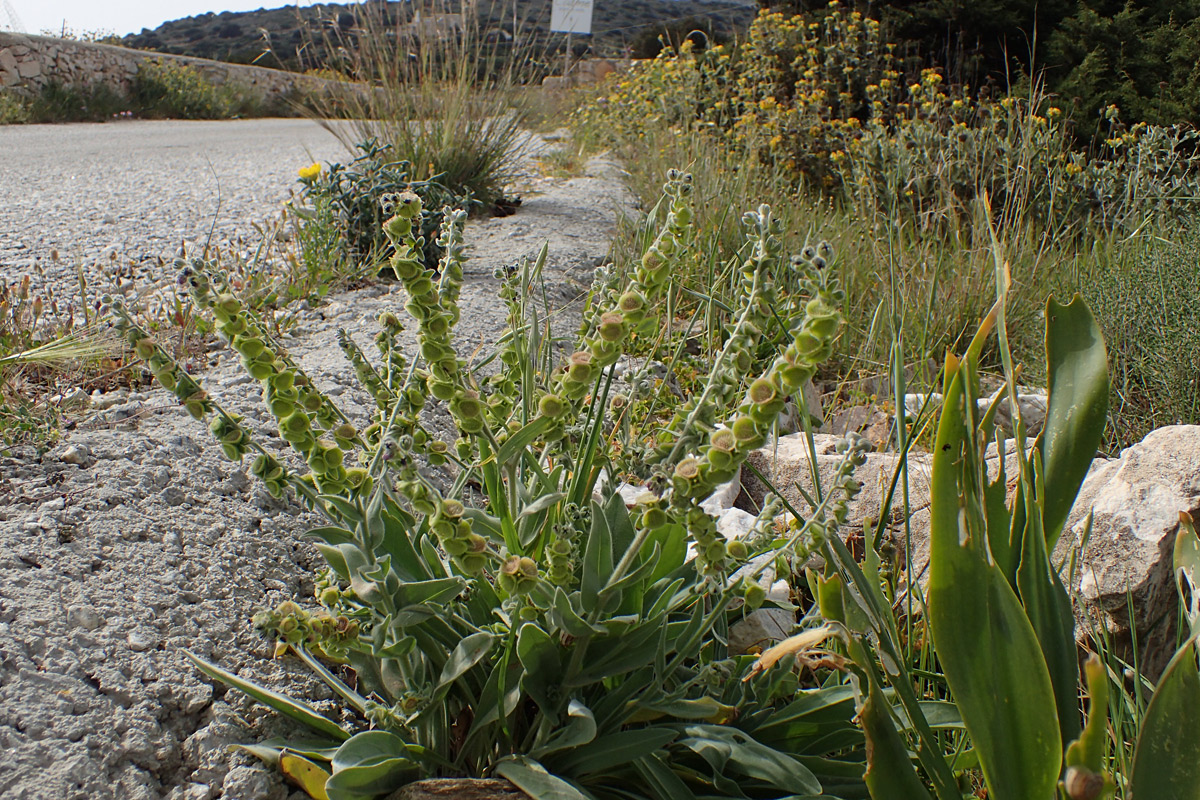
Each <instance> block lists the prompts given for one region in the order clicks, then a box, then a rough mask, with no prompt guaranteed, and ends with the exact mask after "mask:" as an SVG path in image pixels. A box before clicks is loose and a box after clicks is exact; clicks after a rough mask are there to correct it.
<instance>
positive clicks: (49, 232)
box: [0, 119, 345, 298]
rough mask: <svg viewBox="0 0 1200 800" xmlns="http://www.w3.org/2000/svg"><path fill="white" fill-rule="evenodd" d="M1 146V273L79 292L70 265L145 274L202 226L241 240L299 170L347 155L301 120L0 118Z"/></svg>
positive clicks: (203, 232)
mask: <svg viewBox="0 0 1200 800" xmlns="http://www.w3.org/2000/svg"><path fill="white" fill-rule="evenodd" d="M0 153H4V154H5V157H4V158H3V159H2V160H0V191H2V193H3V197H4V200H5V202H4V203H3V204H0V274H2V275H3V276H4V278H5V279H6V280H10V281H11V280H13V279H14V278H16V277H17V276H18V275H21V274H25V273H27V272H31V273H33V278H34V280H33V288H34V289H37V290H44V289H46V288H53V290H54V291H55V293H56V294H57V295H58V297H60V298H73V297H75V296H77V294H78V285H79V284H78V278H77V273H76V266H77V265H81V266H82V267H83V268H84V275H85V277H86V279H87V281H88V285H89V286H92V287H97V288H101V289H102V290H107V289H108V287H109V286H110V284H111V283H112V281H113V280H114V279H115V278H116V277H123V278H124V279H129V278H133V277H136V278H140V279H142V280H146V279H149V278H152V277H155V276H156V275H158V274H160V273H161V264H160V261H159V260H160V259H165V260H166V262H167V263H168V264H169V263H170V262H171V259H172V258H173V257H174V255H175V252H176V251H177V250H178V249H179V247H180V245H181V244H182V243H183V242H190V243H193V244H195V243H199V244H201V245H203V244H204V243H206V242H209V241H210V239H209V237H210V234H211V237H212V238H211V241H212V243H214V244H221V245H223V246H229V245H232V246H234V247H235V248H237V249H239V250H245V249H251V248H252V247H253V244H255V243H256V242H257V238H258V237H257V236H256V232H255V231H254V228H253V224H254V223H258V222H262V221H264V220H265V219H266V218H268V217H270V216H272V215H275V214H277V212H278V210H279V208H280V203H281V202H282V201H283V200H285V199H286V198H287V197H288V194H289V192H290V191H291V190H292V189H293V188H294V187H296V185H297V184H296V170H297V169H299V168H300V167H303V166H307V165H308V164H310V163H311V162H312V161H316V160H339V159H340V160H345V148H343V147H342V145H341V144H340V143H339V142H338V141H337V140H336V139H335V138H334V137H333V136H332V135H330V134H329V133H328V132H327V131H325V130H324V129H322V128H321V127H320V126H319V125H317V124H316V123H314V122H312V121H310V120H304V119H256V120H238V121H233V122H180V121H123V122H106V123H95V124H79V125H7V126H0ZM55 253H57V255H58V259H59V262H60V263H57V264H56V263H54V261H53V255H54V254H55ZM43 270H44V271H45V275H42V274H40V273H41V272H42V271H43Z"/></svg>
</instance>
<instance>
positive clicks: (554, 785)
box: [495, 756, 588, 800]
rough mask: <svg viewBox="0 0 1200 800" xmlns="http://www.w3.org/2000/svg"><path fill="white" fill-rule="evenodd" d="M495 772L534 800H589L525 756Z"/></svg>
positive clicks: (506, 760)
mask: <svg viewBox="0 0 1200 800" xmlns="http://www.w3.org/2000/svg"><path fill="white" fill-rule="evenodd" d="M495 772H496V774H497V775H499V776H500V777H502V778H505V779H507V780H508V782H509V783H511V784H512V785H513V786H516V787H517V788H518V789H520V790H521V791H522V792H524V793H525V794H527V795H529V796H530V797H531V798H533V800H588V798H587V797H586V796H585V795H583V794H582V793H580V791H579V790H578V789H576V788H575V787H574V786H572V785H571V784H569V783H567V782H566V781H564V780H563V779H562V778H557V777H555V776H553V775H551V774H550V773H548V772H546V769H545V767H543V766H542V765H541V764H539V763H537V762H536V761H534V760H532V759H529V758H525V757H524V756H513V757H511V758H507V759H505V760H504V761H501V762H500V763H499V764H497V765H496V768H495Z"/></svg>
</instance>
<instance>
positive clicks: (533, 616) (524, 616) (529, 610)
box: [517, 606, 541, 622]
mask: <svg viewBox="0 0 1200 800" xmlns="http://www.w3.org/2000/svg"><path fill="white" fill-rule="evenodd" d="M539 616H541V614H540V613H539V612H538V610H537V609H536V608H534V607H533V606H521V610H520V611H518V612H517V618H518V619H520V620H521V621H522V622H536V621H537V619H538V617H539Z"/></svg>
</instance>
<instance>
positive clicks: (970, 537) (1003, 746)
mask: <svg viewBox="0 0 1200 800" xmlns="http://www.w3.org/2000/svg"><path fill="white" fill-rule="evenodd" d="M946 371H947V382H948V387H947V391H946V393H945V394H946V397H945V400H944V403H943V407H942V417H941V420H940V422H939V426H938V434H937V440H936V442H935V445H934V454H933V475H932V479H931V489H930V500H931V531H930V537H931V542H930V549H931V554H930V580H929V592H928V600H929V620H930V628H931V631H932V633H933V641H934V645H935V647H936V649H937V653H938V658H939V660H940V661H941V664H942V667H943V669H944V672H945V675H946V680H947V682H948V683H949V685H950V689H951V692H952V694H953V697H954V700H955V701H956V702H957V704H958V707H959V711H960V712H961V714H962V717H963V721H964V722H965V723H966V726H967V730H968V731H969V732H970V734H971V738H972V740H973V741H974V743H975V748H976V749H977V750H978V751H979V757H980V764H981V766H982V769H983V773H984V778H985V779H986V781H987V784H988V787H989V790H990V796H991V797H992V798H993V800H1049V799H1050V798H1052V797H1053V796H1054V792H1055V785H1056V782H1057V779H1058V774H1059V768H1060V764H1061V761H1062V739H1061V736H1060V734H1059V724H1058V715H1057V713H1056V711H1055V696H1054V690H1053V687H1052V684H1051V681H1050V674H1049V671H1048V669H1047V667H1046V662H1045V659H1044V658H1043V656H1042V652H1041V647H1040V646H1039V644H1038V640H1037V635H1036V634H1035V633H1034V630H1033V626H1032V625H1031V624H1030V622H1029V619H1028V618H1027V617H1026V616H1025V611H1024V609H1023V608H1022V607H1021V604H1020V602H1019V601H1018V599H1017V596H1016V594H1015V593H1014V592H1013V590H1012V587H1011V586H1010V585H1009V583H1008V579H1007V578H1006V577H1005V576H1004V574H1003V573H1002V572H1001V571H1000V569H999V568H998V567H997V566H996V565H995V563H992V562H990V561H989V560H988V557H987V550H986V536H987V531H986V529H985V528H984V526H983V522H982V520H983V519H985V509H983V508H982V507H981V506H982V501H981V498H979V497H978V496H977V495H975V494H973V493H972V488H971V487H973V486H975V485H977V484H976V482H975V481H976V476H975V475H973V474H970V473H971V471H972V468H971V467H970V466H968V462H969V459H968V458H967V455H968V454H967V453H966V452H965V451H966V449H967V448H968V447H974V443H973V440H971V439H969V438H968V433H969V432H968V430H967V425H966V422H965V416H964V405H965V403H966V402H967V398H966V388H965V386H964V381H965V380H966V378H967V376H966V375H965V370H964V369H962V368H961V367H960V364H959V363H958V362H957V360H956V359H954V358H953V357H952V356H951V357H950V358H948V360H947V365H946ZM971 503H976V504H978V506H977V507H974V508H972V507H970V504H971ZM980 539H982V541H979V540H980ZM981 545H983V546H982V547H981Z"/></svg>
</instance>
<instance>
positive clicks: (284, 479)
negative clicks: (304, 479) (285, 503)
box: [250, 453, 288, 498]
mask: <svg viewBox="0 0 1200 800" xmlns="http://www.w3.org/2000/svg"><path fill="white" fill-rule="evenodd" d="M250 472H251V474H253V475H254V477H256V478H258V479H259V480H260V481H262V482H263V485H264V486H266V487H267V492H269V493H270V495H271V496H272V497H275V498H280V497H283V493H284V491H286V490H287V485H288V471H287V469H285V468H284V466H283V465H282V464H280V463H279V461H278V460H276V458H275V457H274V456H271V455H267V454H266V453H263V454H262V455H260V456H258V457H257V458H255V459H254V461H253V462H252V463H251V465H250Z"/></svg>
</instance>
